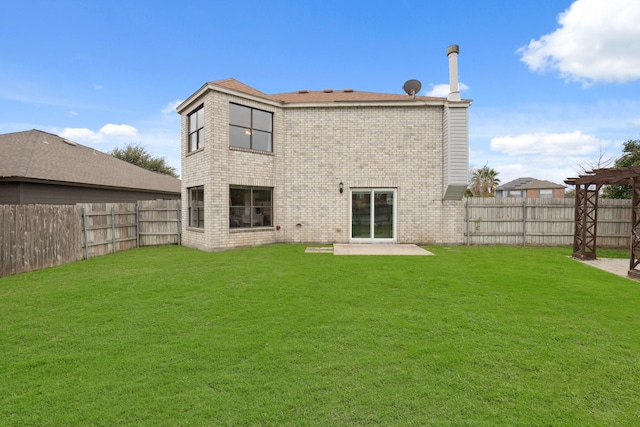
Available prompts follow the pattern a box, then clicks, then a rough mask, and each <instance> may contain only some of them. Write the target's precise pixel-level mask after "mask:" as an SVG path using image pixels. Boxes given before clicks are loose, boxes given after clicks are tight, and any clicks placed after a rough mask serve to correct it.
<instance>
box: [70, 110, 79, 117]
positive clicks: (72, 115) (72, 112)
mask: <svg viewBox="0 0 640 427" xmlns="http://www.w3.org/2000/svg"><path fill="white" fill-rule="evenodd" d="M69 115H70V116H71V117H75V116H77V115H78V113H77V112H75V111H69Z"/></svg>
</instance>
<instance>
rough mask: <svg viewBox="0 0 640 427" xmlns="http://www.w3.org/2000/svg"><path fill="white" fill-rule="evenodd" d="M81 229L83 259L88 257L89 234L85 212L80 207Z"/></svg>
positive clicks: (83, 208)
mask: <svg viewBox="0 0 640 427" xmlns="http://www.w3.org/2000/svg"><path fill="white" fill-rule="evenodd" d="M82 229H83V232H84V259H89V236H88V232H87V212H86V210H85V207H84V206H83V207H82Z"/></svg>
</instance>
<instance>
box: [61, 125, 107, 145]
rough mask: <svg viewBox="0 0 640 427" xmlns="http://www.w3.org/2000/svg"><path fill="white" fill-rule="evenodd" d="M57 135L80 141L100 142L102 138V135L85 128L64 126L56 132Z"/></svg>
mask: <svg viewBox="0 0 640 427" xmlns="http://www.w3.org/2000/svg"><path fill="white" fill-rule="evenodd" d="M58 135H60V136H61V137H63V138H66V139H69V140H71V141H81V142H100V141H102V140H103V139H104V135H100V134H99V133H96V132H94V131H92V130H91V129H87V128H64V129H62V131H61V132H58Z"/></svg>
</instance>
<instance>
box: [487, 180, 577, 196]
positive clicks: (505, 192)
mask: <svg viewBox="0 0 640 427" xmlns="http://www.w3.org/2000/svg"><path fill="white" fill-rule="evenodd" d="M564 189H565V186H564V185H560V184H555V183H553V182H550V181H543V180H540V179H535V178H518V179H514V180H513V181H509V182H507V183H506V184H502V185H499V186H498V187H496V197H529V198H552V197H558V198H561V197H564Z"/></svg>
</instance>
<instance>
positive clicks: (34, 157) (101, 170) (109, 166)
mask: <svg viewBox="0 0 640 427" xmlns="http://www.w3.org/2000/svg"><path fill="white" fill-rule="evenodd" d="M9 180H13V181H16V180H29V181H35V182H38V181H40V182H42V181H52V182H56V183H68V184H69V183H71V184H80V185H87V186H98V187H108V188H117V189H130V190H142V191H152V192H162V193H175V194H180V186H181V184H180V180H179V179H176V178H174V177H172V176H169V175H166V174H161V173H157V172H152V171H149V170H146V169H143V168H141V167H138V166H135V165H132V164H130V163H127V162H125V161H123V160H120V159H117V158H115V157H113V156H111V155H109V154H105V153H102V152H100V151H98V150H94V149H93V148H89V147H85V146H84V145H80V144H78V143H76V142H73V141H69V140H68V139H65V138H61V137H60V136H58V135H54V134H51V133H47V132H43V131H40V130H36V129H33V130H29V131H24V132H15V133H7V134H2V135H0V181H9Z"/></svg>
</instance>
